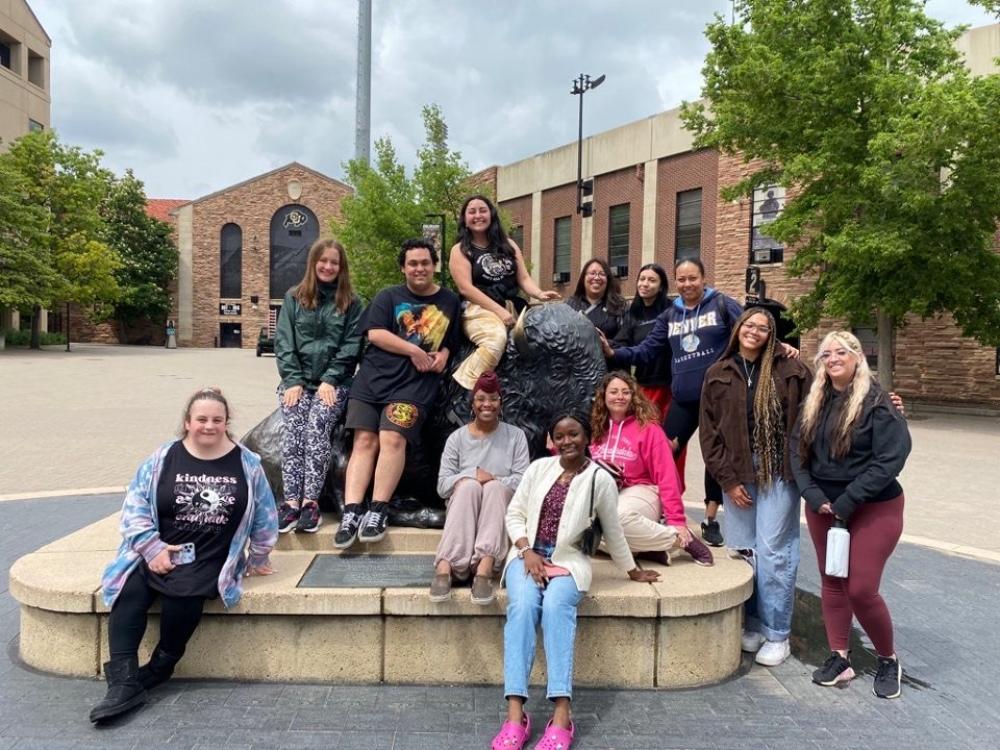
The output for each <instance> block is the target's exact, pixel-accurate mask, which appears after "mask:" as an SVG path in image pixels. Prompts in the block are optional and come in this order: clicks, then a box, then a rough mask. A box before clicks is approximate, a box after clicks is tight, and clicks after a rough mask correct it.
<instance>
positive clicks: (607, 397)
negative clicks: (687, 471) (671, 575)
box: [590, 372, 713, 565]
mask: <svg viewBox="0 0 1000 750" xmlns="http://www.w3.org/2000/svg"><path fill="white" fill-rule="evenodd" d="M590 421H591V429H592V430H593V438H592V442H591V446H590V452H591V455H592V456H593V458H594V460H595V461H598V462H599V463H600V464H602V465H603V466H604V467H605V468H607V469H609V471H611V473H612V474H613V475H614V476H615V478H616V479H617V480H618V487H619V494H618V518H619V520H620V521H621V524H622V530H623V531H624V532H625V539H626V540H627V541H628V546H629V548H630V549H631V550H632V551H633V552H637V553H639V554H642V555H643V556H645V557H649V558H652V559H654V560H659V561H660V562H663V563H665V564H666V563H667V561H668V560H669V556H668V554H667V553H668V552H669V550H671V549H674V548H675V547H679V548H681V549H683V550H684V551H685V552H687V553H688V554H689V555H691V557H692V558H694V561H695V562H696V563H698V564H699V565H711V564H712V563H713V560H712V553H711V551H709V549H708V547H706V546H705V545H704V544H703V543H702V541H701V540H700V539H698V538H697V537H695V536H694V535H693V534H692V533H691V531H690V529H688V527H687V518H686V517H685V515H684V504H683V502H681V492H680V481H679V479H678V476H677V467H676V466H675V465H674V456H673V451H672V450H671V448H670V442H669V441H668V440H667V436H666V434H665V433H664V432H663V428H661V427H660V415H659V414H658V413H657V410H656V407H655V406H654V405H653V404H652V402H650V400H649V399H648V398H647V397H646V396H645V395H644V394H643V392H642V391H641V390H640V389H639V386H638V385H637V384H636V382H635V379H634V378H633V377H632V376H631V375H629V374H628V373H625V372H612V373H609V374H608V375H606V376H605V377H604V380H602V381H601V384H600V386H598V388H597V393H596V395H595V396H594V405H593V408H592V409H591V413H590Z"/></svg>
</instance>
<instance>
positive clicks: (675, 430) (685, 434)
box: [663, 398, 722, 505]
mask: <svg viewBox="0 0 1000 750" xmlns="http://www.w3.org/2000/svg"><path fill="white" fill-rule="evenodd" d="M700 408H701V402H700V401H678V400H677V399H676V398H675V399H673V400H672V401H671V402H670V406H669V408H668V409H667V416H666V418H665V419H664V420H663V430H664V431H665V432H666V433H667V437H668V438H670V439H671V440H677V452H676V453H674V456H675V457H676V455H677V453H679V452H680V451H682V450H684V448H685V446H687V444H688V441H690V440H691V436H692V435H694V433H695V430H697V429H698V414H699V410H700ZM710 502H715V503H721V502H722V487H720V486H719V483H718V482H716V481H715V478H714V477H713V476H712V475H711V474H709V473H708V469H705V504H706V505H707V504H708V503H710Z"/></svg>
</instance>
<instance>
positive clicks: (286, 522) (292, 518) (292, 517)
mask: <svg viewBox="0 0 1000 750" xmlns="http://www.w3.org/2000/svg"><path fill="white" fill-rule="evenodd" d="M298 522H299V509H298V508H297V507H296V506H294V505H289V504H288V503H282V504H281V507H280V508H278V533H279V534H285V533H287V532H289V531H291V530H292V529H294V528H295V524H297V523H298Z"/></svg>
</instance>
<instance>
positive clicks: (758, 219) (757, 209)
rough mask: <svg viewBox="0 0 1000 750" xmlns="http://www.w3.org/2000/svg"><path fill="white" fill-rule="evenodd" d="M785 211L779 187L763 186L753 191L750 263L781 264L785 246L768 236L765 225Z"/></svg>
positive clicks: (783, 195)
mask: <svg viewBox="0 0 1000 750" xmlns="http://www.w3.org/2000/svg"><path fill="white" fill-rule="evenodd" d="M784 210H785V189H784V188H783V187H781V186H780V185H765V186H764V187H760V188H757V189H756V190H754V191H753V203H752V206H751V212H752V213H751V221H750V262H751V263H781V262H782V261H783V260H784V259H785V246H784V245H782V244H781V243H780V242H778V241H777V240H776V239H774V238H773V237H771V236H770V235H768V233H767V225H768V224H770V223H771V222H772V221H774V220H775V219H777V218H778V217H779V216H781V212H782V211H784Z"/></svg>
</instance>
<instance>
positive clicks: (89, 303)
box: [0, 131, 120, 349]
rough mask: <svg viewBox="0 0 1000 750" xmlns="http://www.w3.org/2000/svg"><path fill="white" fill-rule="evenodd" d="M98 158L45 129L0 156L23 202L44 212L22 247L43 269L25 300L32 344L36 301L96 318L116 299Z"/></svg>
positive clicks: (105, 187)
mask: <svg viewBox="0 0 1000 750" xmlns="http://www.w3.org/2000/svg"><path fill="white" fill-rule="evenodd" d="M100 162H101V152H100V151H94V152H87V151H83V150H82V149H80V148H78V147H76V146H69V145H66V144H62V143H60V142H59V141H58V139H57V138H56V135H55V133H53V132H52V131H43V132H38V133H29V134H27V135H25V136H22V137H21V138H18V139H17V140H16V141H14V142H13V143H12V144H11V145H10V148H9V150H8V151H7V152H6V153H5V154H3V155H0V163H3V164H4V165H5V167H6V168H8V169H10V170H11V171H13V172H15V173H16V174H18V175H20V177H21V179H22V182H21V186H22V188H23V192H22V193H21V195H22V197H23V200H24V204H25V205H26V206H30V207H32V208H33V209H34V210H35V211H39V212H41V213H42V214H43V215H44V217H45V218H44V231H43V232H39V233H38V234H37V235H35V236H34V237H33V238H32V242H31V245H30V246H29V249H30V252H32V253H35V254H36V255H37V258H38V259H40V261H41V262H44V263H45V264H46V265H47V266H48V270H49V273H46V274H45V275H44V277H43V278H42V279H40V284H39V286H38V288H37V289H36V290H35V299H34V301H33V302H32V308H33V313H34V314H33V316H32V329H31V346H32V348H36V349H37V348H38V347H39V345H40V337H39V327H38V324H39V314H38V313H39V312H40V310H41V308H42V307H43V306H44V307H53V306H55V305H56V304H58V303H60V302H72V303H76V304H78V305H80V306H81V307H83V308H84V309H85V310H87V311H88V312H89V314H91V315H93V316H94V317H95V318H96V319H101V318H102V317H104V316H105V315H106V313H107V311H108V310H109V309H110V308H109V305H110V304H111V303H112V302H114V301H115V299H117V297H118V294H119V289H118V283H117V281H116V279H115V275H114V274H115V272H116V271H117V269H118V266H119V265H120V261H119V259H118V255H117V253H116V252H115V251H114V250H113V249H112V248H111V247H109V246H108V244H107V242H106V241H105V225H104V219H103V216H102V215H101V207H102V206H103V205H104V202H105V199H106V197H107V195H108V191H109V189H110V185H111V182H112V179H113V175H112V174H111V172H109V171H108V170H107V169H105V168H103V167H102V166H101V163H100Z"/></svg>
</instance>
